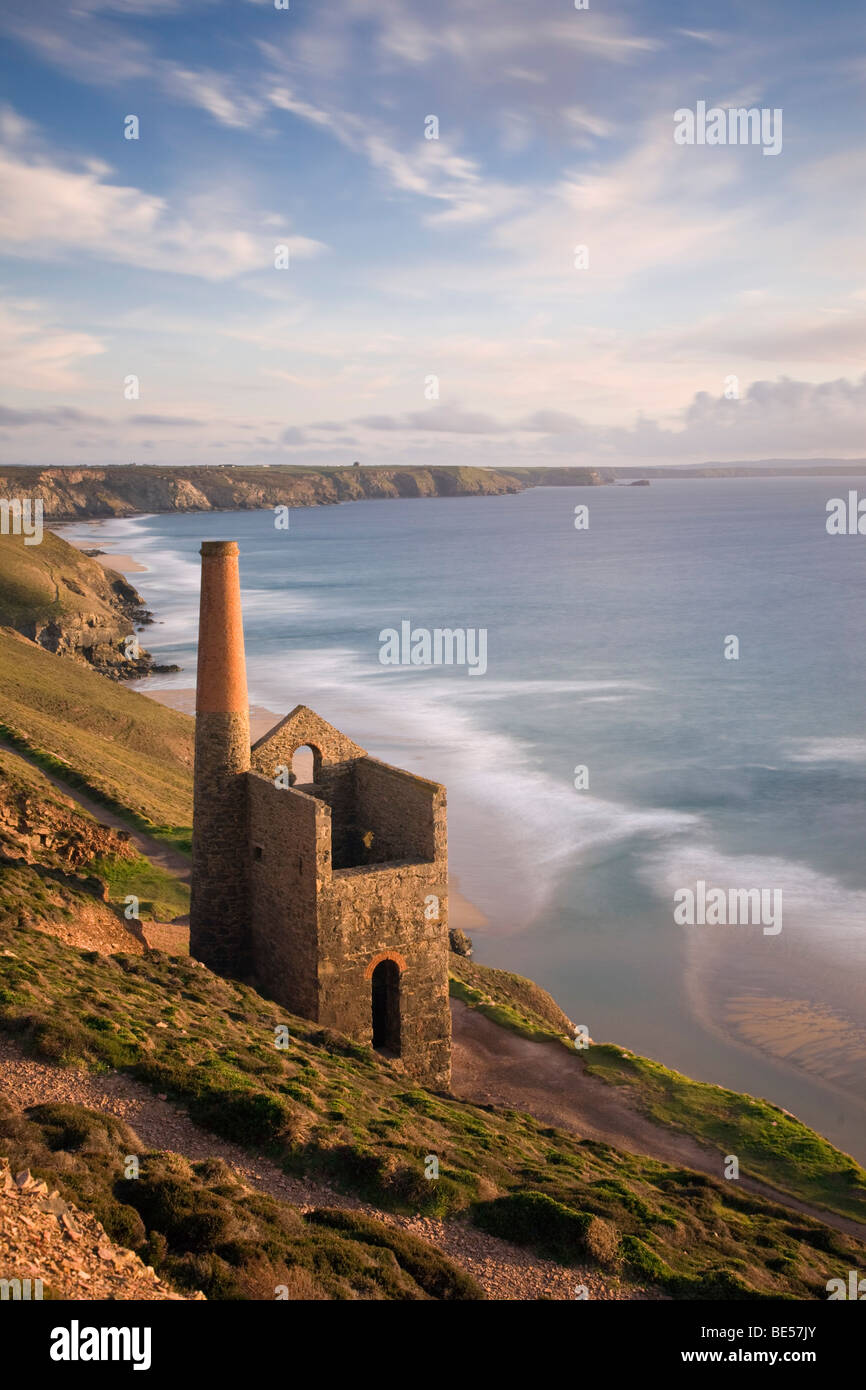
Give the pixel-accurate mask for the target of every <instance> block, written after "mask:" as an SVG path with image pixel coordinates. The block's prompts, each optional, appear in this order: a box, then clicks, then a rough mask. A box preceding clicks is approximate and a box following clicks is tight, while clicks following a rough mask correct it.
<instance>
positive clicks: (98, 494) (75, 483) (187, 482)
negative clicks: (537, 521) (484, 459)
mask: <svg viewBox="0 0 866 1390" xmlns="http://www.w3.org/2000/svg"><path fill="white" fill-rule="evenodd" d="M605 481H607V479H606V478H605V477H604V476H603V474H602V473H600V472H599V471H598V470H597V469H593V468H538V469H533V468H522V469H493V468H460V467H454V468H452V467H447V466H442V467H436V468H360V467H359V468H331V469H316V468H299V467H288V466H287V467H282V466H279V465H274V466H272V467H252V466H251V467H244V466H237V467H234V466H226V465H218V466H214V467H205V468H158V467H151V466H149V465H143V466H140V467H139V466H138V465H131V466H130V465H118V466H116V467H111V468H73V467H69V468H8V469H5V470H3V472H2V473H0V497H7V498H14V497H18V498H24V497H30V498H34V499H35V498H41V499H42V504H43V512H44V516H45V518H46V519H47V520H51V521H69V520H76V519H81V518H86V517H101V516H131V515H133V514H135V513H141V512H200V511H247V510H255V509H259V508H265V507H274V506H279V505H281V504H282V505H286V506H290V507H315V506H323V505H329V504H333V503H336V502H355V501H361V500H363V499H364V498H374V497H380V498H387V497H476V496H484V495H495V494H501V493H510V492H522V491H523V490H524V489H525V488H528V487H539V486H546V487H554V486H572V487H574V486H595V485H597V484H599V483H602V482H605Z"/></svg>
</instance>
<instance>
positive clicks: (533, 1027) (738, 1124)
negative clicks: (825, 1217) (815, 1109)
mask: <svg viewBox="0 0 866 1390" xmlns="http://www.w3.org/2000/svg"><path fill="white" fill-rule="evenodd" d="M449 968H450V971H451V976H452V980H451V993H452V995H454V996H455V997H456V998H458V999H463V1000H464V1002H465V1003H467V1004H469V1005H470V1007H472V1008H477V1009H478V1010H479V1012H481V1013H483V1014H484V1016H485V1017H486V1018H489V1019H491V1020H492V1022H494V1023H498V1024H500V1025H501V1026H502V1027H505V1028H510V1029H511V1030H512V1031H513V1032H517V1033H520V1034H521V1035H522V1036H524V1037H528V1038H531V1039H532V1040H533V1041H543V1040H544V1039H554V1038H555V1039H557V1040H559V1041H560V1042H565V1043H568V1042H569V1039H568V1037H567V1036H566V1033H567V1032H568V1030H569V1024H568V1019H566V1017H565V1015H564V1014H563V1013H562V1011H561V1010H560V1009H559V1007H558V1005H557V1004H556V1003H555V1002H554V1001H553V1000H552V999H551V998H550V995H548V994H547V993H546V992H545V991H544V990H542V989H540V988H539V986H538V985H535V984H533V982H532V981H531V980H524V979H522V978H521V976H519V975H511V974H509V973H508V972H507V971H505V970H493V969H491V968H490V967H489V966H486V965H478V964H477V963H474V962H470V961H467V960H465V959H464V958H463V957H461V956H455V955H451V956H450V958H449ZM551 1006H552V1008H551ZM554 1011H555V1012H554ZM557 1014H558V1015H559V1018H560V1020H561V1023H560V1024H558V1023H557V1018H556V1015H557ZM569 1045H570V1044H569ZM574 1064H575V1066H579V1067H583V1068H584V1069H585V1071H586V1073H587V1075H589V1076H594V1077H597V1078H599V1079H600V1080H602V1081H605V1082H608V1083H609V1084H611V1085H616V1086H621V1087H624V1088H626V1090H627V1091H628V1099H629V1102H630V1103H632V1104H633V1105H634V1108H635V1109H636V1110H639V1111H641V1112H642V1113H643V1114H645V1115H647V1116H648V1117H649V1118H650V1119H652V1120H654V1121H655V1122H656V1123H657V1124H660V1125H666V1126H668V1127H669V1128H671V1129H676V1130H678V1131H679V1132H681V1133H683V1134H688V1135H689V1136H690V1138H693V1139H697V1140H699V1141H701V1142H703V1143H704V1144H706V1145H707V1146H708V1147H711V1148H712V1149H714V1150H715V1151H716V1152H717V1153H719V1154H738V1155H739V1158H740V1166H741V1172H742V1173H743V1175H744V1176H749V1177H753V1178H757V1179H759V1180H760V1181H762V1182H766V1183H768V1184H769V1185H770V1186H771V1187H775V1188H777V1189H778V1190H779V1191H780V1192H787V1193H790V1194H791V1195H792V1196H794V1197H800V1198H801V1199H802V1200H803V1201H806V1202H810V1203H811V1204H812V1205H814V1206H816V1207H823V1208H824V1209H825V1210H827V1211H835V1212H838V1213H839V1214H840V1215H841V1216H850V1217H852V1218H853V1219H854V1220H855V1221H863V1222H866V1172H864V1170H863V1169H862V1168H861V1167H860V1165H859V1164H858V1163H856V1162H855V1161H854V1159H853V1158H850V1157H849V1155H848V1154H844V1153H841V1152H840V1151H839V1149H836V1148H834V1147H833V1145H832V1144H830V1143H829V1142H828V1140H826V1139H824V1138H822V1136H821V1135H820V1134H816V1133H815V1131H814V1130H811V1129H809V1128H808V1126H807V1125H804V1124H803V1123H802V1122H801V1121H800V1120H798V1119H795V1117H794V1116H793V1115H789V1114H788V1113H787V1112H786V1111H784V1110H781V1109H780V1108H779V1107H778V1106H776V1105H772V1104H771V1103H770V1102H769V1101H765V1100H758V1099H756V1098H755V1097H753V1096H747V1095H743V1094H741V1093H740V1092H738V1091H728V1090H725V1089H724V1088H723V1087H721V1086H714V1085H711V1084H709V1083H707V1082H702V1081H693V1080H692V1079H691V1078H690V1077H688V1076H683V1075H682V1074H681V1073H680V1072H676V1071H671V1070H670V1068H668V1067H664V1066H662V1065H661V1063H659V1062H653V1061H650V1060H649V1059H648V1058H646V1057H639V1056H636V1055H634V1054H632V1053H629V1052H627V1051H625V1050H624V1049H623V1048H621V1047H616V1046H615V1045H613V1044H610V1043H593V1044H592V1046H591V1047H590V1048H589V1049H588V1051H586V1052H583V1053H579V1054H578V1053H576V1054H575V1058H574Z"/></svg>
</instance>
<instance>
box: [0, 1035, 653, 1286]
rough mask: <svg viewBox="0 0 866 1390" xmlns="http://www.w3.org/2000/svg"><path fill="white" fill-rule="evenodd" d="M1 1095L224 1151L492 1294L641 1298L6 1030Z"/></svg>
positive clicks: (185, 1151) (290, 1195)
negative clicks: (259, 1147)
mask: <svg viewBox="0 0 866 1390" xmlns="http://www.w3.org/2000/svg"><path fill="white" fill-rule="evenodd" d="M0 1094H2V1095H3V1096H4V1097H5V1098H6V1099H7V1100H9V1101H10V1102H11V1103H12V1104H13V1105H15V1106H18V1107H21V1108H24V1107H26V1106H28V1105H41V1104H44V1103H46V1102H48V1101H52V1102H61V1103H64V1104H75V1105H85V1106H87V1107H88V1108H89V1109H91V1110H100V1111H105V1112H108V1113H109V1114H111V1115H116V1116H117V1117H118V1118H119V1119H121V1120H124V1121H125V1122H126V1123H127V1124H128V1125H130V1127H131V1128H132V1129H134V1130H135V1132H136V1133H137V1135H138V1137H139V1138H140V1139H141V1141H142V1143H143V1144H144V1145H145V1147H146V1148H147V1149H170V1150H172V1151H173V1152H175V1153H179V1154H182V1155H183V1156H184V1157H186V1158H189V1159H200V1158H222V1159H224V1160H225V1161H226V1162H227V1163H228V1164H229V1165H230V1166H231V1167H232V1168H233V1169H234V1171H235V1172H236V1173H237V1174H238V1176H239V1177H240V1178H242V1179H243V1181H244V1182H246V1183H248V1184H249V1185H250V1186H251V1187H255V1188H258V1189H259V1190H260V1191H262V1192H267V1193H269V1194H270V1196H272V1197H276V1198H278V1199H279V1200H282V1201H285V1202H291V1203H292V1204H293V1205H294V1206H297V1207H299V1208H300V1209H301V1210H302V1211H311V1210H312V1209H313V1208H314V1207H322V1206H327V1207H340V1208H342V1209H343V1210H349V1211H360V1212H364V1213H366V1214H367V1215H368V1216H373V1217H375V1218H376V1219H377V1220H379V1221H384V1222H386V1223H387V1224H389V1225H392V1226H398V1227H400V1228H401V1229H402V1230H406V1231H410V1232H412V1234H413V1235H416V1236H420V1237H421V1238H422V1239H423V1240H426V1241H429V1243H430V1244H431V1245H435V1246H436V1247H437V1249H439V1250H441V1251H442V1253H443V1254H444V1255H448V1256H449V1257H450V1258H451V1259H453V1260H454V1261H455V1263H456V1264H459V1265H460V1267H461V1268H462V1269H465V1270H466V1271H467V1273H469V1274H471V1275H472V1276H473V1277H474V1278H475V1279H477V1281H478V1283H479V1284H480V1285H481V1287H482V1288H483V1289H484V1292H485V1293H486V1295H487V1297H488V1298H490V1299H498V1300H509V1299H519V1300H536V1299H554V1300H560V1301H562V1300H565V1299H573V1298H574V1297H575V1289H576V1286H577V1285H579V1284H583V1285H585V1286H586V1288H587V1290H588V1293H589V1297H590V1298H593V1299H607V1300H611V1299H621V1298H624V1297H625V1298H633V1297H635V1291H634V1289H633V1288H628V1289H623V1288H622V1287H621V1286H620V1285H619V1283H618V1281H617V1280H616V1279H614V1278H612V1277H610V1276H607V1275H602V1274H600V1273H599V1272H598V1271H597V1270H586V1269H580V1268H574V1269H565V1268H563V1266H562V1265H559V1264H556V1263H555V1262H553V1261H551V1260H542V1259H538V1258H536V1257H535V1256H534V1255H531V1254H529V1252H528V1251H526V1250H521V1249H519V1248H518V1247H517V1246H513V1245H509V1244H508V1243H507V1242H506V1241H503V1240H497V1239H496V1238H495V1237H493V1236H488V1235H485V1234H484V1232H483V1231H479V1230H477V1229H476V1228H475V1227H473V1226H470V1225H469V1224H468V1223H466V1222H463V1221H459V1220H449V1221H437V1220H434V1219H433V1218H431V1217H407V1216H394V1215H393V1214H391V1213H390V1212H383V1211H379V1210H378V1209H377V1208H375V1207H372V1206H370V1205H369V1204H367V1203H365V1202H361V1201H358V1200H357V1199H356V1198H354V1197H348V1196H346V1195H345V1193H341V1192H336V1191H334V1190H333V1189H332V1188H329V1187H328V1186H327V1185H326V1184H324V1183H318V1182H312V1181H308V1180H307V1179H305V1178H294V1177H290V1176H289V1175H288V1174H286V1173H284V1172H283V1171H282V1169H280V1168H278V1167H277V1165H276V1164H275V1163H272V1162H271V1161H270V1160H269V1159H266V1158H256V1157H253V1156H252V1155H250V1154H249V1153H247V1152H246V1150H244V1149H241V1148H239V1147H238V1146H237V1145H235V1144H232V1143H230V1142H229V1140H226V1139H220V1138H218V1137H217V1136H216V1135H213V1134H210V1133H209V1132H208V1131H206V1130H203V1129H199V1127H198V1125H196V1124H194V1123H193V1121H192V1120H191V1119H190V1118H189V1116H188V1115H187V1113H186V1112H185V1111H184V1110H182V1109H179V1108H178V1107H176V1106H174V1105H172V1104H170V1103H169V1102H168V1101H166V1100H162V1099H160V1098H159V1096H155V1095H154V1094H153V1092H151V1091H150V1090H148V1089H147V1087H145V1086H142V1085H141V1084H140V1083H139V1082H137V1081H134V1080H133V1079H132V1078H131V1077H126V1076H122V1075H120V1074H119V1073H116V1072H115V1073H112V1074H111V1075H109V1076H94V1075H92V1074H91V1073H90V1072H81V1071H71V1070H65V1069H61V1068H58V1067H52V1066H49V1065H48V1064H47V1063H45V1062H39V1061H35V1060H34V1059H32V1058H28V1057H25V1056H24V1054H23V1053H22V1052H21V1051H20V1049H19V1048H18V1047H16V1045H15V1043H14V1042H12V1041H11V1039H7V1038H3V1037H0ZM639 1296H640V1295H639V1294H638V1297H639Z"/></svg>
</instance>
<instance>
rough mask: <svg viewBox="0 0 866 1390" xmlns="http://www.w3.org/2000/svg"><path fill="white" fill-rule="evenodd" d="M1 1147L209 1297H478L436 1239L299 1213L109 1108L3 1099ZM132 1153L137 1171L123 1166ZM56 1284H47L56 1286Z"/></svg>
mask: <svg viewBox="0 0 866 1390" xmlns="http://www.w3.org/2000/svg"><path fill="white" fill-rule="evenodd" d="M0 1148H2V1151H3V1153H4V1155H5V1156H8V1157H9V1159H10V1161H11V1163H12V1167H13V1171H19V1170H20V1169H22V1168H25V1167H27V1168H29V1169H30V1170H31V1172H32V1173H33V1174H34V1175H35V1176H36V1177H39V1178H43V1179H44V1180H45V1181H46V1182H47V1183H48V1184H49V1186H50V1187H51V1188H56V1189H57V1190H58V1191H59V1193H60V1195H61V1197H62V1198H63V1199H64V1200H65V1201H67V1202H73V1203H74V1204H75V1205H76V1206H78V1207H80V1208H81V1209H82V1210H87V1211H90V1212H92V1213H93V1215H94V1216H96V1218H97V1220H99V1221H101V1223H102V1225H103V1226H104V1227H105V1230H106V1232H107V1233H108V1235H109V1236H110V1237H111V1238H112V1240H114V1241H116V1242H117V1243H118V1244H120V1245H125V1246H127V1247H128V1248H129V1249H131V1250H135V1251H136V1252H137V1254H138V1255H139V1256H140V1257H141V1259H142V1260H143V1261H144V1262H145V1264H150V1265H152V1266H153V1268H154V1270H155V1271H156V1273H157V1274H158V1275H159V1276H160V1277H161V1278H164V1279H167V1280H169V1281H170V1282H171V1283H172V1284H174V1286H175V1287H176V1288H178V1289H182V1290H190V1291H194V1290H197V1289H200V1290H201V1291H202V1292H203V1293H205V1294H206V1295H207V1297H208V1298H214V1299H274V1298H276V1297H277V1296H278V1292H277V1291H278V1290H284V1292H283V1293H282V1295H281V1296H282V1297H288V1298H293V1299H294V1298H299V1299H357V1298H362V1299H370V1298H375V1299H401V1300H402V1299H412V1300H415V1299H479V1298H482V1297H483V1295H482V1293H481V1291H480V1289H479V1288H478V1285H477V1284H476V1283H475V1281H474V1280H473V1279H471V1278H470V1277H469V1276H468V1275H467V1274H464V1273H463V1271H462V1270H460V1269H458V1268H457V1267H456V1266H454V1265H453V1264H452V1263H451V1261H450V1260H448V1259H446V1258H445V1257H444V1256H443V1255H440V1254H439V1252H438V1251H437V1250H434V1249H433V1247H432V1246H430V1245H427V1244H426V1243H425V1242H424V1241H422V1240H419V1239H418V1238H417V1237H415V1236H412V1235H409V1234H407V1233H406V1232H404V1231H400V1230H396V1229H393V1228H391V1227H390V1226H386V1225H384V1224H383V1223H382V1222H380V1221H374V1220H371V1219H370V1218H369V1217H365V1216H358V1215H356V1214H355V1213H351V1214H350V1213H346V1212H339V1211H331V1210H318V1211H313V1212H310V1213H309V1214H308V1215H307V1216H303V1215H302V1214H301V1213H300V1212H299V1211H298V1210H297V1208H295V1207H292V1206H290V1205H288V1204H287V1203H285V1202H278V1201H276V1200H275V1199H274V1198H272V1197H269V1196H267V1195H264V1194H262V1193H258V1192H254V1191H252V1190H251V1189H250V1188H248V1187H246V1186H245V1185H244V1184H243V1183H241V1182H240V1181H239V1179H238V1178H237V1177H236V1176H235V1174H234V1173H233V1172H232V1170H231V1168H230V1167H229V1166H228V1164H227V1163H224V1162H223V1161H222V1160H221V1159H206V1160H204V1161H202V1162H199V1163H189V1162H187V1160H186V1159H185V1158H182V1157H180V1156H179V1155H177V1154H172V1153H146V1152H143V1146H142V1144H141V1142H140V1140H139V1139H138V1138H137V1136H136V1135H135V1134H134V1133H133V1131H132V1130H130V1129H129V1128H128V1126H127V1125H125V1124H124V1123H123V1122H122V1121H121V1120H118V1119H115V1118H114V1117H113V1116H112V1115H106V1114H101V1113H96V1112H94V1111H92V1110H86V1109H84V1108H83V1107H82V1106H78V1105H37V1106H33V1107H31V1108H30V1109H29V1110H27V1111H26V1112H25V1113H24V1115H23V1116H22V1115H19V1114H18V1112H16V1111H15V1110H13V1109H12V1107H11V1106H10V1105H8V1104H7V1102H6V1101H4V1100H3V1099H2V1098H0ZM130 1155H134V1156H136V1157H137V1158H138V1161H139V1174H138V1176H137V1177H132V1176H130V1175H129V1174H128V1169H127V1160H128V1157H129V1156H130ZM49 1293H50V1287H49Z"/></svg>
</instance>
